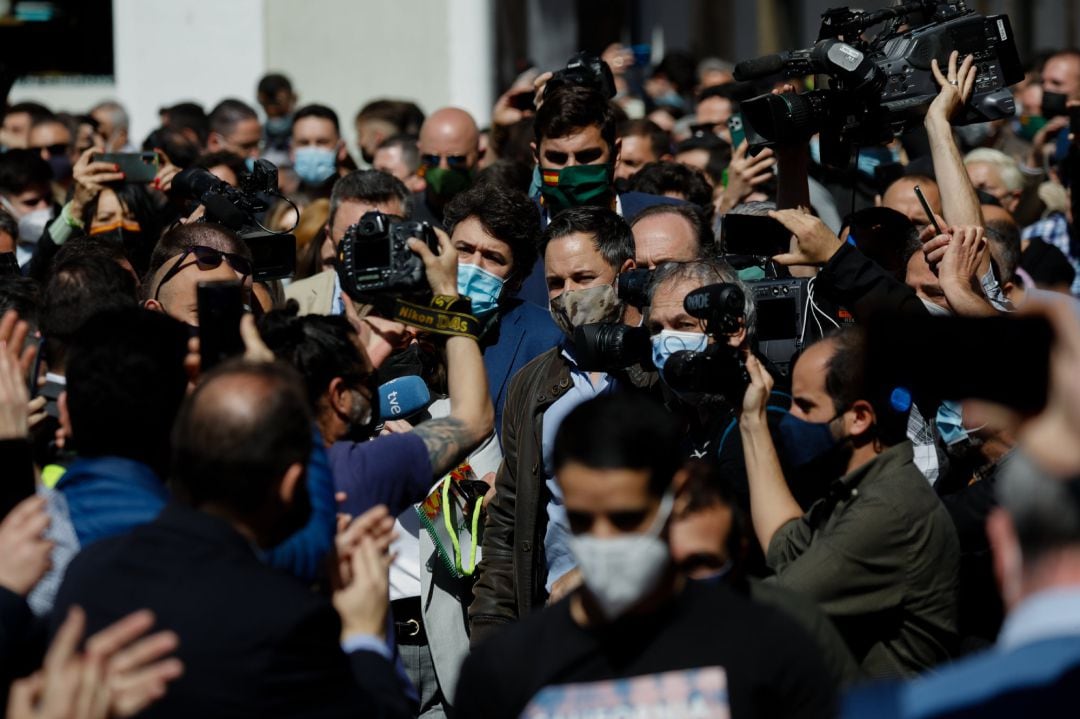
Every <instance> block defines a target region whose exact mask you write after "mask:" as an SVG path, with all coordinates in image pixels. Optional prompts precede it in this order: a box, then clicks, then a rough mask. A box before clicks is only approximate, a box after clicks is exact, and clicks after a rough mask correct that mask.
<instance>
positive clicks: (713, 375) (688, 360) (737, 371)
mask: <svg viewBox="0 0 1080 719" xmlns="http://www.w3.org/2000/svg"><path fill="white" fill-rule="evenodd" d="M745 301H746V296H745V295H744V294H743V291H742V289H741V288H740V287H739V286H738V285H736V284H732V283H728V282H720V283H717V284H714V285H705V286H704V287H699V288H698V289H696V290H694V291H693V292H690V293H688V294H687V295H686V297H685V298H684V299H683V309H685V310H686V312H687V313H688V314H689V315H690V316H691V317H696V318H698V319H700V320H703V321H704V322H705V331H706V332H707V333H708V334H709V335H711V336H712V337H713V339H715V340H716V342H714V343H713V344H711V345H709V346H708V348H706V349H705V350H704V351H702V352H695V351H693V350H683V351H681V352H675V353H674V354H672V355H671V357H669V358H668V360H667V362H666V363H665V364H664V368H663V370H661V373H662V374H663V376H664V381H665V382H666V383H667V384H668V386H669V387H671V388H672V389H674V390H675V391H677V392H683V393H695V394H705V395H711V396H714V397H723V398H724V399H725V400H726V401H727V402H728V403H730V404H732V405H734V404H736V403H737V402H739V401H740V400H741V398H742V396H743V394H744V393H745V392H746V388H747V386H748V385H749V384H750V375H749V374H747V372H746V365H745V363H744V362H743V359H742V355H741V353H740V352H739V349H738V348H737V347H732V346H730V345H729V344H728V343H727V339H728V336H729V335H731V334H734V333H735V332H738V331H739V328H740V327H742V326H743V322H744V320H745V318H746V310H745Z"/></svg>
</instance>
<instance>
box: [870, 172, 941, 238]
mask: <svg viewBox="0 0 1080 719" xmlns="http://www.w3.org/2000/svg"><path fill="white" fill-rule="evenodd" d="M916 185H918V187H919V189H921V190H922V193H923V195H925V196H926V202H927V203H928V204H929V205H930V209H932V210H933V211H934V212H935V213H936V214H937V215H938V216H941V214H942V210H941V191H940V190H939V189H938V185H937V183H936V182H934V181H933V180H932V179H930V178H929V177H925V176H923V175H911V176H909V177H901V178H900V179H899V180H896V181H895V182H893V183H892V184H891V185H889V187H888V189H886V190H885V194H884V195H882V196H881V206H882V207H888V208H889V209H890V210H896V211H897V212H899V213H900V214H902V215H903V216H904V217H906V218H908V219H909V220H911V221H912V223H914V224H915V226H916V227H920V228H921V227H926V226H927V225H929V224H930V221H929V220H928V219H927V217H926V211H925V210H923V208H922V205H921V204H919V198H918V197H916V196H915V186H916Z"/></svg>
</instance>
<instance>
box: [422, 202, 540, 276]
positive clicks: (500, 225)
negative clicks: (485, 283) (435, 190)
mask: <svg viewBox="0 0 1080 719" xmlns="http://www.w3.org/2000/svg"><path fill="white" fill-rule="evenodd" d="M470 217H475V218H476V219H477V220H479V221H480V224H481V225H483V227H484V230H485V231H486V232H487V233H488V234H489V235H491V236H492V237H494V238H495V239H497V240H502V241H503V242H505V243H506V244H508V245H510V251H511V252H512V253H513V258H512V261H513V265H512V267H511V271H510V276H509V277H508V278H507V284H508V285H511V286H514V285H516V283H517V282H519V281H523V280H524V279H525V278H526V277H528V275H529V273H530V272H532V267H533V264H534V263H535V262H536V238H537V237H538V236H539V235H540V210H539V209H537V207H536V204H535V203H534V202H533V201H532V200H530V199H529V198H528V197H527V196H526V195H525V193H523V192H519V191H517V190H511V189H508V188H505V187H502V186H499V185H496V184H494V183H490V182H481V183H479V184H477V185H473V186H472V187H471V188H469V189H468V190H465V191H464V192H461V193H459V194H457V195H456V196H455V197H454V199H452V200H451V201H450V203H449V204H448V205H447V206H446V210H445V211H444V218H445V219H444V220H443V223H444V225H445V226H446V231H447V233H449V234H453V233H454V229H455V228H456V227H457V226H458V224H459V223H461V222H463V221H464V220H466V219H468V218H470Z"/></svg>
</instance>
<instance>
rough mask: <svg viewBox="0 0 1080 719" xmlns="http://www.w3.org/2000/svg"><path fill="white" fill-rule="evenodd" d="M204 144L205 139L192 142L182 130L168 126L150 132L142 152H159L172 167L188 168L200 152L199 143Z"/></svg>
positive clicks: (200, 145)
mask: <svg viewBox="0 0 1080 719" xmlns="http://www.w3.org/2000/svg"><path fill="white" fill-rule="evenodd" d="M193 132H194V131H193ZM205 142H206V140H205V139H198V140H192V139H191V138H190V137H188V136H187V135H185V134H184V131H183V130H181V129H179V128H176V127H172V126H171V125H169V126H162V127H158V128H155V129H154V130H151V131H150V134H149V135H147V136H146V138H145V139H144V140H143V143H142V149H143V152H153V151H154V150H161V151H162V152H164V153H165V154H166V155H168V156H169V160H171V161H172V163H173V164H174V165H176V166H177V167H182V168H188V167H191V166H192V163H194V162H195V158H197V157H198V156H199V153H201V152H202V144H201V143H205Z"/></svg>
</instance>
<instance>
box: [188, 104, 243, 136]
mask: <svg viewBox="0 0 1080 719" xmlns="http://www.w3.org/2000/svg"><path fill="white" fill-rule="evenodd" d="M170 117H171V115H170ZM258 119H259V116H258V115H257V114H256V113H255V110H253V109H252V108H251V105H249V104H247V103H246V102H244V101H243V100H237V99H235V98H229V99H227V100H222V101H221V102H219V103H218V104H217V105H216V106H215V107H214V109H213V110H211V111H210V116H209V117H208V118H207V120H208V122H209V124H210V131H211V132H216V133H217V134H219V135H228V134H229V133H230V132H232V131H233V130H234V129H235V128H236V125H237V124H238V123H240V122H243V121H244V120H258Z"/></svg>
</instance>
